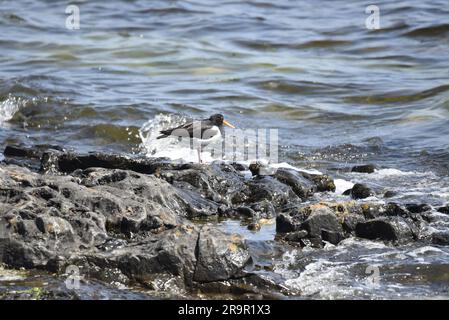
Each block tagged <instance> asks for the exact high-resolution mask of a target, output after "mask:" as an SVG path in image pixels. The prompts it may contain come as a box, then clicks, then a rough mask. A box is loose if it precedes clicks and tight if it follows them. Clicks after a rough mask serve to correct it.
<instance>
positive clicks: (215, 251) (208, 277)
mask: <svg viewBox="0 0 449 320" xmlns="http://www.w3.org/2000/svg"><path fill="white" fill-rule="evenodd" d="M249 260H250V255H249V253H248V251H247V249H246V246H245V244H244V241H243V239H242V238H240V236H238V235H233V236H232V237H229V236H226V235H225V234H224V233H222V232H221V231H218V230H217V229H214V228H210V227H203V228H202V229H201V232H200V234H199V238H198V247H197V264H196V269H195V274H194V277H193V279H194V281H197V282H212V281H219V280H226V279H230V278H236V277H241V276H243V275H244V273H243V271H242V269H243V268H244V267H245V265H246V264H247V263H248V262H249Z"/></svg>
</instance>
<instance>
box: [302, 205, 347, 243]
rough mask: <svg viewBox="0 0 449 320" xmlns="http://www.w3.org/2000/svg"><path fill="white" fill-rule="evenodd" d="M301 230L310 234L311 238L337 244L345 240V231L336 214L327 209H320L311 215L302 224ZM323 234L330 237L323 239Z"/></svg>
mask: <svg viewBox="0 0 449 320" xmlns="http://www.w3.org/2000/svg"><path fill="white" fill-rule="evenodd" d="M301 229H304V230H306V231H307V232H308V236H309V238H313V239H317V240H325V241H329V242H331V243H332V244H337V243H338V242H340V240H341V239H342V238H343V229H342V226H341V224H340V222H339V221H338V220H337V217H336V216H335V214H334V213H333V212H332V211H330V209H327V208H319V209H317V210H314V212H313V213H311V215H310V217H309V218H307V219H306V220H305V221H304V222H303V223H302V224H301ZM323 234H324V235H325V237H326V236H328V237H327V238H326V239H323Z"/></svg>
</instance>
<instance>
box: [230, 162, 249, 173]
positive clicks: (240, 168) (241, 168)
mask: <svg viewBox="0 0 449 320" xmlns="http://www.w3.org/2000/svg"><path fill="white" fill-rule="evenodd" d="M231 166H232V167H233V168H234V169H235V170H237V171H247V170H249V167H248V166H246V165H244V164H242V163H237V162H233V163H231Z"/></svg>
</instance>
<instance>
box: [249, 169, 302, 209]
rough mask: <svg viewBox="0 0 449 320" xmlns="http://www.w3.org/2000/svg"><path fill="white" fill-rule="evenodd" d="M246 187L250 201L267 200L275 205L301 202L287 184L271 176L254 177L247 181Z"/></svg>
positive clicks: (280, 205)
mask: <svg viewBox="0 0 449 320" xmlns="http://www.w3.org/2000/svg"><path fill="white" fill-rule="evenodd" d="M247 187H248V197H247V201H248V202H250V203H255V202H260V201H263V200H268V201H270V202H271V203H272V204H273V205H274V206H275V207H282V206H284V205H286V204H289V203H300V202H301V198H299V197H298V196H297V195H296V194H295V193H294V192H293V190H292V189H291V188H290V187H289V186H288V185H286V184H283V183H282V182H280V181H278V180H277V179H274V178H273V177H271V176H260V177H256V178H254V179H252V180H251V181H249V182H248V183H247Z"/></svg>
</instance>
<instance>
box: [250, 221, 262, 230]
mask: <svg viewBox="0 0 449 320" xmlns="http://www.w3.org/2000/svg"><path fill="white" fill-rule="evenodd" d="M247 228H248V230H251V231H259V230H260V228H261V227H260V223H258V222H251V223H250V224H248V227H247Z"/></svg>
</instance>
